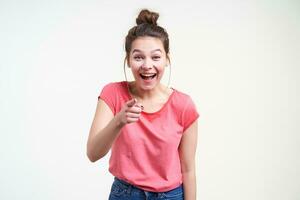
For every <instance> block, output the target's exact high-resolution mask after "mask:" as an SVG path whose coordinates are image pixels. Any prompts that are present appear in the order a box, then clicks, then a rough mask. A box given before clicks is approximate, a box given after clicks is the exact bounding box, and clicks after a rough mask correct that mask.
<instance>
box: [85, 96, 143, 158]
mask: <svg viewBox="0 0 300 200" xmlns="http://www.w3.org/2000/svg"><path fill="white" fill-rule="evenodd" d="M140 112H141V108H140V106H139V105H137V104H136V100H135V99H132V100H130V101H128V102H126V103H125V105H124V106H123V108H122V110H121V111H120V112H119V113H117V114H116V115H115V116H114V114H113V113H112V111H111V109H110V108H109V106H108V105H107V104H106V103H105V102H104V101H103V100H102V99H99V101H98V104H97V108H96V112H95V116H94V120H93V122H92V126H91V128H90V132H89V137H88V141H87V156H88V158H89V159H90V161H91V162H95V161H97V160H99V159H101V158H102V157H104V156H105V155H106V154H107V153H108V152H109V150H110V148H111V146H112V144H113V142H114V140H115V138H116V137H117V136H118V134H119V132H120V130H121V129H122V127H123V126H124V125H126V124H127V123H132V122H135V121H137V120H138V118H139V116H140Z"/></svg>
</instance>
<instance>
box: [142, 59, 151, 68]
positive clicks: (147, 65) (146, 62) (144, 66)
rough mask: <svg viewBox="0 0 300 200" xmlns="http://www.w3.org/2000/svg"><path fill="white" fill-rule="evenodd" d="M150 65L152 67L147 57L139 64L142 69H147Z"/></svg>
mask: <svg viewBox="0 0 300 200" xmlns="http://www.w3.org/2000/svg"><path fill="white" fill-rule="evenodd" d="M152 67H153V65H152V62H151V60H149V59H145V61H144V63H143V64H142V66H141V68H142V69H143V70H148V69H151V68H152Z"/></svg>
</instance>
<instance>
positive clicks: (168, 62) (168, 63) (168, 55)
mask: <svg viewBox="0 0 300 200" xmlns="http://www.w3.org/2000/svg"><path fill="white" fill-rule="evenodd" d="M169 65H171V60H170V53H168V54H167V66H169Z"/></svg>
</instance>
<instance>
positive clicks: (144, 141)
mask: <svg viewBox="0 0 300 200" xmlns="http://www.w3.org/2000/svg"><path fill="white" fill-rule="evenodd" d="M172 89H173V92H172V94H171V95H170V97H169V99H168V101H167V102H166V103H165V104H164V105H163V107H162V108H161V109H160V110H159V111H157V112H154V113H146V112H142V113H141V116H140V119H139V121H137V122H135V123H131V124H127V125H125V126H124V127H123V128H122V129H121V132H120V134H119V135H118V137H117V138H116V140H115V141H114V143H113V145H112V149H111V157H110V160H109V171H110V173H111V174H112V175H114V176H115V177H118V178H119V179H121V180H124V181H126V182H128V183H130V184H132V185H135V186H136V187H139V188H141V189H143V190H146V191H152V192H165V191H168V190H171V189H174V188H176V187H177V186H179V185H180V184H181V183H182V173H181V165H180V159H179V153H178V146H179V143H180V140H181V137H182V134H183V133H184V131H185V130H186V129H187V128H188V127H189V126H190V125H191V124H192V123H193V122H194V121H195V120H196V119H197V118H198V117H199V114H198V112H197V110H196V107H195V105H194V103H193V101H192V99H191V98H190V97H189V96H188V95H186V94H184V93H182V92H179V91H178V90H176V89H174V88H172ZM99 98H101V99H102V100H104V102H105V103H106V104H107V105H108V106H109V107H110V108H111V110H112V112H113V114H114V115H115V114H117V113H118V112H119V111H120V110H121V109H122V106H123V105H124V103H125V102H127V101H129V100H130V99H131V96H130V94H129V92H128V89H127V83H126V82H125V81H123V82H114V83H109V84H107V85H105V86H104V88H103V89H102V91H101V93H100V95H99V96H98V100H99Z"/></svg>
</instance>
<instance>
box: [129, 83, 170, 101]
mask: <svg viewBox="0 0 300 200" xmlns="http://www.w3.org/2000/svg"><path fill="white" fill-rule="evenodd" d="M129 91H130V93H131V94H132V95H133V96H134V97H136V98H139V99H141V100H149V99H155V98H157V97H160V96H164V95H166V94H167V93H168V92H169V90H168V88H167V87H166V86H164V85H162V84H158V85H157V86H156V87H155V88H153V89H151V90H143V89H141V88H140V87H137V86H136V83H135V82H131V83H129Z"/></svg>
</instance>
